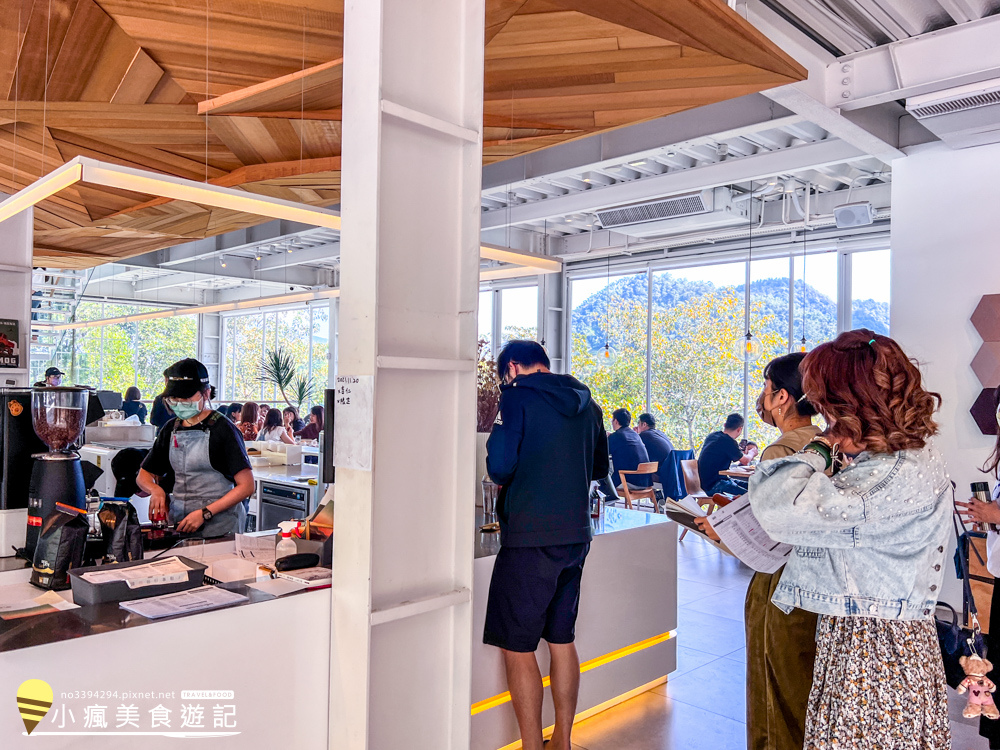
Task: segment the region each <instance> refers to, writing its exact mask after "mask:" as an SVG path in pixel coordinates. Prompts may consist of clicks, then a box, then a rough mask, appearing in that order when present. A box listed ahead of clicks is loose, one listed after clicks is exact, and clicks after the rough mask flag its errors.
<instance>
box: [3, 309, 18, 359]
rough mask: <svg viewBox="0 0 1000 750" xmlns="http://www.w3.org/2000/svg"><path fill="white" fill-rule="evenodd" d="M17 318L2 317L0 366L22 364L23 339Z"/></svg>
mask: <svg viewBox="0 0 1000 750" xmlns="http://www.w3.org/2000/svg"><path fill="white" fill-rule="evenodd" d="M18 329H19V325H18V322H17V321H16V320H9V319H6V318H0V367H14V368H19V367H20V366H21V346H20V344H19V343H18V342H19V341H20V340H21V337H20V334H19V330H18Z"/></svg>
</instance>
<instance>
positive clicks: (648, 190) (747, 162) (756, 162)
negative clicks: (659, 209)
mask: <svg viewBox="0 0 1000 750" xmlns="http://www.w3.org/2000/svg"><path fill="white" fill-rule="evenodd" d="M865 156H866V154H865V153H864V152H863V151H861V150H860V149H858V148H856V147H855V146H852V145H851V144H849V143H845V142H844V141H841V140H836V139H831V140H827V141H819V142H817V143H807V144H803V145H801V146H792V147H791V148H787V149H784V150H782V151H769V152H766V153H762V154H758V155H756V156H747V157H744V158H742V159H728V160H726V161H724V162H719V163H716V164H708V165H706V166H703V167H697V168H693V169H686V170H682V171H677V172H668V173H665V174H661V175H657V176H655V177H647V178H646V179H643V180H636V181H634V182H621V183H618V184H617V185H609V186H608V187H604V188H594V189H591V190H587V191H585V192H582V193H574V194H570V195H564V196H560V197H558V198H550V199H549V200H545V201H537V202H536V203H527V204H524V205H520V206H513V207H511V208H509V209H506V210H500V211H491V212H488V213H485V214H483V216H482V228H483V229H491V228H494V227H499V226H504V225H505V224H507V223H508V222H509V223H511V224H521V223H524V222H528V221H540V220H544V219H551V218H554V217H556V216H566V215H568V214H574V213H588V212H589V213H592V212H594V211H596V210H598V209H601V208H607V207H610V206H618V205H624V204H628V203H634V202H637V201H643V200H653V199H657V198H662V197H666V196H669V195H676V194H678V193H685V192H688V191H691V190H702V189H706V188H712V187H719V186H722V185H729V184H736V183H742V182H748V181H750V180H760V179H764V178H767V177H773V176H774V175H776V174H784V173H786V172H796V171H799V170H802V169H811V168H814V167H816V166H822V165H825V164H839V163H842V162H845V161H851V160H853V159H861V158H864V157H865Z"/></svg>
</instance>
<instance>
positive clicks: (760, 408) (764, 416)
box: [756, 391, 777, 427]
mask: <svg viewBox="0 0 1000 750" xmlns="http://www.w3.org/2000/svg"><path fill="white" fill-rule="evenodd" d="M771 393H772V395H773V394H774V391H771ZM756 409H757V416H758V417H760V418H761V421H763V422H764V424H769V425H771V427H776V426H777V425H775V423H774V417H773V416H772V415H771V412H770V411H768V410H767V409H765V408H764V391H761V392H760V395H759V396H758V397H757V407H756Z"/></svg>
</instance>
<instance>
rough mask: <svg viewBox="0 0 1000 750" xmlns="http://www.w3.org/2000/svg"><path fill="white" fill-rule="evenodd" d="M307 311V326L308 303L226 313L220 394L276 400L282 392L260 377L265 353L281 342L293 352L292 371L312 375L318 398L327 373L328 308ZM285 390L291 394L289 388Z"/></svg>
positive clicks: (229, 398) (280, 401)
mask: <svg viewBox="0 0 1000 750" xmlns="http://www.w3.org/2000/svg"><path fill="white" fill-rule="evenodd" d="M311 314H312V318H311V319H312V325H311V327H310V322H309V321H310V308H308V307H305V306H303V307H295V308H287V309H282V310H271V311H262V312H256V313H250V314H245V315H228V316H225V317H224V324H223V332H224V334H223V335H224V341H225V345H224V351H225V362H224V366H223V380H224V382H225V387H224V389H223V394H222V398H223V399H224V400H226V401H257V402H265V403H268V404H271V405H276V406H281V405H282V404H283V403H284V402H285V399H284V398H283V397H282V395H281V393H280V392H279V391H278V390H277V388H276V387H275V386H273V385H271V384H270V383H264V382H263V381H262V380H261V377H260V372H261V364H262V362H263V359H264V356H265V355H267V354H268V353H270V352H273V351H275V350H277V349H278V348H279V347H281V348H283V349H284V350H285V351H286V352H288V353H290V354H291V355H292V358H293V359H294V361H295V371H296V375H297V376H301V377H303V378H306V379H308V378H309V377H310V375H311V376H312V382H313V386H314V395H313V398H312V402H313V403H317V402H318V400H319V398H320V396H319V394H320V393H321V392H322V389H324V388H325V387H326V383H327V376H328V373H329V362H330V358H329V352H330V308H329V306H327V305H322V306H320V305H317V306H314V307H313V308H312V312H311ZM286 395H287V396H288V398H289V399H291V400H292V401H294V400H295V398H294V395H293V394H291V393H289V394H286ZM308 405H311V404H307V405H306V406H308Z"/></svg>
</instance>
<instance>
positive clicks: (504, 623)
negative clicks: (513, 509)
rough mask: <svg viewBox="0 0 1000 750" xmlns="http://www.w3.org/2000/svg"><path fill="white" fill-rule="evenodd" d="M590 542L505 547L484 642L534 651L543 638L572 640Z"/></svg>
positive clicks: (498, 564) (496, 567)
mask: <svg viewBox="0 0 1000 750" xmlns="http://www.w3.org/2000/svg"><path fill="white" fill-rule="evenodd" d="M589 551H590V544H589V543H587V544H561V545H555V546H550V547H501V548H500V552H499V554H497V559H496V564H495V565H494V566H493V580H492V581H490V598H489V603H488V604H487V605H486V627H485V629H484V632H483V643H485V644H487V645H488V646H497V647H498V648H502V649H506V650H507V651H520V652H533V651H534V650H535V649H537V648H538V641H539V640H541V639H542V638H544V639H545V640H546V641H548V642H549V643H572V642H573V639H574V638H575V635H576V633H575V630H576V613H577V609H578V607H579V604H580V578H581V576H582V575H583V562H584V560H585V559H586V558H587V552H589Z"/></svg>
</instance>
